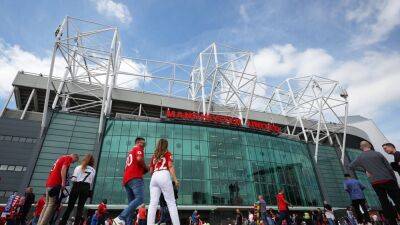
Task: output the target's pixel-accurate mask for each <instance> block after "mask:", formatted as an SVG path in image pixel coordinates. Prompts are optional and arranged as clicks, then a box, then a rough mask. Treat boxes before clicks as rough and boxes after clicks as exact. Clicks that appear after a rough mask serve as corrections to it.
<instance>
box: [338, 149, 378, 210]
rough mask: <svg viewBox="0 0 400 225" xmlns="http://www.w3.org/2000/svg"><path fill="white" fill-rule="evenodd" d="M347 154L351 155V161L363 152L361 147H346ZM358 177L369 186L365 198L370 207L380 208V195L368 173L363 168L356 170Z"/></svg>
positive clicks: (365, 191)
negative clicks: (370, 180) (372, 184)
mask: <svg viewBox="0 0 400 225" xmlns="http://www.w3.org/2000/svg"><path fill="white" fill-rule="evenodd" d="M346 153H347V156H348V157H349V159H350V161H353V160H355V159H356V158H357V156H359V155H360V154H361V150H359V149H351V148H346ZM355 173H356V176H357V179H358V180H360V181H361V183H362V184H363V185H364V186H365V187H367V188H366V189H365V190H364V194H365V198H366V199H367V203H368V205H369V206H370V207H372V208H375V209H380V208H381V205H380V203H379V199H378V196H377V195H376V193H375V191H374V189H373V188H372V186H371V183H370V182H369V180H368V176H367V174H365V172H364V171H362V170H356V172H355Z"/></svg>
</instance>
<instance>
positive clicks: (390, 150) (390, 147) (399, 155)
mask: <svg viewBox="0 0 400 225" xmlns="http://www.w3.org/2000/svg"><path fill="white" fill-rule="evenodd" d="M382 148H383V150H384V151H385V152H386V153H387V154H390V155H393V157H394V162H392V163H390V165H391V166H392V169H393V170H394V171H396V172H397V173H399V175H400V152H398V151H396V147H395V146H394V144H392V143H386V144H383V145H382Z"/></svg>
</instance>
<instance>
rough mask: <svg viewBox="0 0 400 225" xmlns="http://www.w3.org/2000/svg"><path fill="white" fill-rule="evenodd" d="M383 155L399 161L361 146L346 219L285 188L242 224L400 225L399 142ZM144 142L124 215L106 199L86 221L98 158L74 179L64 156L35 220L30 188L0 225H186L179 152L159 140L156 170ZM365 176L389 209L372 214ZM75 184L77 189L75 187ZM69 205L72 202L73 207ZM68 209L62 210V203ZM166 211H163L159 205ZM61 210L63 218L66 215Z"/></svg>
mask: <svg viewBox="0 0 400 225" xmlns="http://www.w3.org/2000/svg"><path fill="white" fill-rule="evenodd" d="M382 147H383V150H384V151H385V152H386V153H388V154H391V155H393V156H394V159H395V160H394V162H393V163H389V162H388V161H387V160H386V158H385V157H384V156H383V155H382V154H381V153H379V152H377V151H375V150H373V147H372V145H371V144H370V143H369V142H367V141H362V142H361V143H360V149H361V150H362V153H361V154H360V155H359V156H358V157H357V158H356V159H355V160H354V161H352V162H350V163H349V164H348V169H349V170H348V171H349V172H348V173H346V174H345V175H344V182H343V184H344V190H345V191H346V192H347V193H348V195H349V197H350V199H351V203H349V204H350V206H349V207H347V209H346V212H345V215H344V216H341V217H337V213H336V212H335V209H334V208H332V206H331V205H330V204H328V202H326V201H324V205H323V208H318V209H316V210H313V211H301V212H300V211H291V210H290V209H291V207H292V205H291V204H290V203H289V202H288V201H287V200H286V197H285V191H284V189H283V188H281V189H279V191H278V193H277V194H276V196H275V197H276V202H277V211H276V210H274V209H272V208H269V207H268V206H267V205H268V203H267V202H266V201H265V199H264V196H262V195H260V196H258V201H257V202H256V206H257V210H250V211H248V212H245V213H243V212H242V211H241V210H240V209H237V210H236V211H235V213H234V214H235V217H234V218H235V219H234V221H233V222H232V223H234V224H235V225H260V224H262V225H335V224H338V225H359V224H364V225H367V224H374V225H386V224H387V225H398V221H399V220H400V189H399V186H398V183H397V179H396V175H395V171H397V172H398V173H400V152H398V151H396V148H395V146H394V145H393V144H391V143H387V144H384V145H383V146H382ZM144 148H145V140H144V139H143V138H137V139H136V141H135V146H134V148H133V149H132V150H131V151H130V152H129V154H128V157H127V161H126V167H125V172H124V176H123V187H124V188H125V190H126V192H127V198H128V201H129V204H128V207H127V208H126V209H124V210H123V211H122V212H121V213H120V214H119V215H118V216H117V217H114V218H112V216H111V214H110V213H109V212H108V209H107V199H103V200H102V201H101V202H100V203H99V205H98V207H97V210H95V211H94V212H93V213H89V212H88V213H87V214H88V215H87V216H86V217H84V216H83V215H84V213H83V211H84V206H85V203H86V201H87V199H88V198H91V197H92V189H93V181H94V177H95V173H96V170H95V169H94V165H95V162H94V157H93V156H92V155H90V154H88V155H86V156H85V157H84V158H83V160H82V162H81V164H80V165H78V166H77V167H76V168H75V169H74V172H73V174H72V176H71V177H70V178H68V169H69V166H70V165H71V164H72V163H74V162H77V161H78V160H79V157H78V155H77V154H71V155H63V156H61V157H60V158H58V159H57V160H56V161H55V163H54V165H53V167H52V168H51V169H50V172H49V177H48V179H47V181H46V189H45V194H43V195H42V196H40V198H39V199H38V200H37V202H36V204H35V209H34V210H33V215H32V216H30V212H31V211H32V210H31V206H32V205H33V204H34V203H35V195H34V194H33V190H32V188H31V187H28V188H26V190H25V193H24V194H23V195H19V194H18V193H16V192H15V193H13V194H12V195H11V196H9V198H8V201H7V204H6V206H5V207H4V209H2V213H1V217H0V225H4V224H7V225H26V224H32V225H72V224H74V225H88V224H90V225H146V224H150V225H153V224H155V223H157V224H165V225H179V224H180V220H179V217H178V211H177V206H176V199H177V198H178V188H179V181H178V180H177V178H176V175H175V170H174V167H173V159H172V154H171V153H170V152H169V151H168V141H167V140H166V139H160V140H159V142H158V144H157V148H156V150H155V153H154V155H153V157H152V160H151V163H150V166H149V167H148V166H147V165H146V164H145V162H144ZM359 169H361V170H362V171H364V172H365V173H366V174H367V176H368V178H369V180H370V182H371V185H372V187H373V189H374V190H375V192H376V194H377V196H378V198H379V202H380V205H381V206H382V211H380V212H378V211H371V210H370V209H369V207H368V202H367V200H366V197H365V195H364V190H365V188H366V187H365V184H363V183H361V182H360V181H359V180H357V179H355V178H354V176H352V175H351V174H354V171H355V170H359ZM148 171H150V173H151V174H152V179H151V182H150V193H151V200H150V205H149V211H147V210H146V207H145V205H144V203H143V201H144V200H143V199H144V197H143V186H144V183H143V174H145V173H147V172H148ZM70 183H71V184H72V185H70ZM66 200H67V201H66ZM63 201H64V202H66V203H67V207H66V209H65V210H63V211H61V208H62V207H61V206H62V203H63ZM76 202H77V207H76V213H75V217H71V218H70V214H71V212H72V211H73V209H74V208H75V203H76ZM158 205H160V208H159V209H157V206H158ZM61 212H62V214H61ZM188 223H189V224H190V225H208V223H207V222H206V221H205V219H203V218H201V217H200V214H199V213H198V212H197V211H194V212H193V214H192V215H191V216H190V217H189V218H188Z"/></svg>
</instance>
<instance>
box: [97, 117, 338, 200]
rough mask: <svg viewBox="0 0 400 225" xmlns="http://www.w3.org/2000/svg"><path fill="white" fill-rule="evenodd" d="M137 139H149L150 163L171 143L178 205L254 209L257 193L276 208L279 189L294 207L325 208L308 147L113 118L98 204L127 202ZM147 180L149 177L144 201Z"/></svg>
mask: <svg viewBox="0 0 400 225" xmlns="http://www.w3.org/2000/svg"><path fill="white" fill-rule="evenodd" d="M137 136H141V137H144V138H145V139H146V141H147V147H146V153H145V157H146V162H147V163H148V162H149V160H150V158H151V155H152V153H153V151H154V148H155V145H156V142H157V140H158V139H159V138H167V139H168V141H169V149H170V150H171V152H172V153H173V155H174V163H175V167H176V171H177V176H178V178H179V179H180V181H181V188H180V190H179V199H178V204H180V205H251V204H253V203H254V201H255V200H256V199H257V195H259V194H263V195H265V196H266V200H267V202H268V204H276V200H275V195H276V193H277V190H278V188H280V187H282V188H285V190H286V195H287V198H288V200H289V201H290V202H291V203H292V204H293V205H295V206H316V205H321V204H322V200H321V193H320V190H319V187H318V183H317V178H316V175H315V170H314V168H313V164H312V161H311V160H312V159H311V158H310V154H309V152H308V148H307V145H306V144H305V143H302V142H297V141H293V140H288V139H284V138H278V137H274V136H268V135H262V134H257V133H251V132H244V131H238V130H230V129H223V128H214V127H204V126H196V125H182V124H172V123H162V122H149V121H132V120H129V121H126V120H114V119H110V120H108V121H107V125H106V131H105V135H104V139H103V144H102V148H101V155H100V162H99V165H98V171H97V178H96V183H95V193H94V201H95V202H98V201H100V200H101V199H102V198H104V197H107V198H108V201H109V203H110V204H125V203H127V200H126V194H125V192H124V190H123V188H122V186H121V181H122V175H123V170H124V166H125V158H126V155H127V153H128V151H129V150H130V149H131V148H132V146H133V145H134V139H135V138H136V137H137ZM335 169H336V168H335ZM149 180H150V177H149V175H146V176H145V184H146V188H145V192H146V193H145V197H146V199H145V202H149V199H148V198H149V190H148V184H149Z"/></svg>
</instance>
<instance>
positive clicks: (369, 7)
mask: <svg viewBox="0 0 400 225" xmlns="http://www.w3.org/2000/svg"><path fill="white" fill-rule="evenodd" d="M66 15H70V16H73V17H78V18H84V19H89V20H94V21H98V22H101V23H104V24H110V25H115V26H117V27H119V29H120V34H121V38H122V43H123V54H124V55H126V56H134V57H142V58H149V59H159V60H168V61H174V62H180V63H185V64H193V63H194V60H195V57H196V55H197V53H198V52H199V51H201V50H202V49H204V48H205V47H207V46H208V45H209V44H211V43H212V42H217V43H223V44H228V45H231V46H234V47H238V48H241V49H246V50H250V51H252V52H254V54H255V61H256V62H257V63H256V67H257V73H258V75H259V76H260V79H262V80H265V81H266V82H269V83H272V84H276V83H278V82H279V81H282V80H284V79H285V78H287V77H291V76H295V75H298V76H300V75H310V74H319V75H322V76H326V77H330V78H333V79H336V80H339V81H340V82H341V83H342V84H343V86H345V87H347V89H348V92H349V94H350V101H351V107H350V113H351V114H361V115H364V116H366V117H370V118H373V119H374V120H375V121H376V122H377V123H378V124H379V126H380V128H381V129H382V130H383V132H384V133H385V134H386V135H387V136H388V138H389V139H390V140H391V141H393V142H395V143H398V144H400V131H399V128H400V126H399V122H400V119H399V113H398V112H399V110H400V104H399V102H400V88H398V85H399V84H400V44H399V43H400V29H399V26H400V3H399V1H398V0H384V1H374V0H363V1H356V0H338V1H282V0H276V1H183V0H182V1H155V0H148V1H123V0H98V1H94V0H73V1H57V0H52V1H42V0H36V1H17V0H16V1H1V2H0V19H1V21H2V23H1V25H0V81H1V82H0V96H2V97H3V96H4V95H6V92H7V90H9V89H10V87H11V85H10V83H11V81H12V79H13V77H14V75H15V73H16V71H18V70H20V69H23V70H26V71H29V70H34V71H35V72H36V71H43V73H47V71H48V68H46V65H48V61H49V57H50V54H51V52H50V51H51V47H52V45H53V41H54V39H53V38H54V35H53V34H54V30H55V28H56V27H57V26H58V24H59V23H60V22H61V21H62V19H63V18H64V17H65V16H66Z"/></svg>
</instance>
